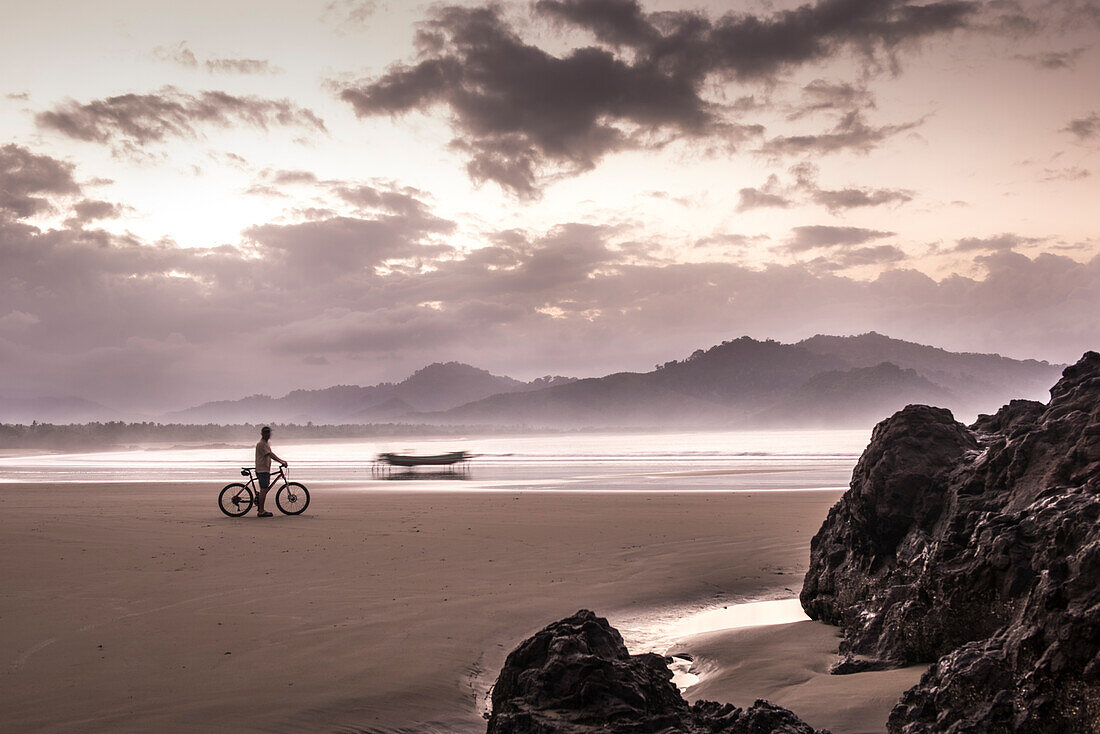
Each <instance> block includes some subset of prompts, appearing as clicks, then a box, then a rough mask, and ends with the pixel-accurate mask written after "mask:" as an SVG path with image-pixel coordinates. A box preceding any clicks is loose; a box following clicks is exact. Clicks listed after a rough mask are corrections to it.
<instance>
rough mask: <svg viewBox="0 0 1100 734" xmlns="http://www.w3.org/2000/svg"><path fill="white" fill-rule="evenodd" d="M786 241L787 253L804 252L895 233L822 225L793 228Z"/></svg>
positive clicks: (890, 235) (857, 242) (861, 241)
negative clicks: (790, 235)
mask: <svg viewBox="0 0 1100 734" xmlns="http://www.w3.org/2000/svg"><path fill="white" fill-rule="evenodd" d="M791 234H792V237H791V238H790V240H788V242H787V245H786V248H785V249H786V250H787V251H788V252H805V251H806V250H814V249H817V248H831V247H850V246H852V245H861V244H863V243H864V242H869V241H870V240H877V239H881V238H883V237H893V236H894V235H895V234H897V233H896V232H882V231H879V230H876V229H864V228H862V227H832V226H828V225H823V224H815V225H808V226H804V227H794V228H793V229H792V230H791Z"/></svg>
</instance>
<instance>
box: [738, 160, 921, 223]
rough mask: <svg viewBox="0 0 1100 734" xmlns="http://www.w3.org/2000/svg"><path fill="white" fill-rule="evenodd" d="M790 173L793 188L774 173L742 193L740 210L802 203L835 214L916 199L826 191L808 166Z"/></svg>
mask: <svg viewBox="0 0 1100 734" xmlns="http://www.w3.org/2000/svg"><path fill="white" fill-rule="evenodd" d="M788 172H789V173H790V174H792V175H793V176H794V182H793V183H791V184H790V185H787V186H784V185H782V184H781V182H780V180H779V177H778V176H777V175H776V174H774V173H773V174H772V175H770V176H769V177H768V180H767V181H766V182H765V183H764V185H763V186H761V187H759V188H744V189H741V190H740V192H739V202H738V206H737V210H738V211H748V210H750V209H755V208H760V207H767V206H773V207H783V208H786V207H788V206H790V205H792V204H794V203H797V202H800V201H801V202H808V203H814V204H820V205H821V206H824V207H825V208H827V209H828V210H829V211H830V212H832V213H834V214H835V213H837V212H839V211H842V210H847V209H857V208H861V207H871V206H885V205H888V204H904V203H905V202H907V201H911V200H912V199H913V192H911V191H906V190H904V189H872V188H856V187H848V188H843V189H823V188H821V187H820V186H819V185H818V183H817V176H818V169H817V166H815V165H814V164H812V163H809V162H802V163H798V164H796V165H794V166H791V168H790V169H788Z"/></svg>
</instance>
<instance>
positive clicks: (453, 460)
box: [377, 451, 470, 466]
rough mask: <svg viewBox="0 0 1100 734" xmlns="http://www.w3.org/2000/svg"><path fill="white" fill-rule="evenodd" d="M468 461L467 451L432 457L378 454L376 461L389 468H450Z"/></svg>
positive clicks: (468, 454)
mask: <svg viewBox="0 0 1100 734" xmlns="http://www.w3.org/2000/svg"><path fill="white" fill-rule="evenodd" d="M469 459H470V453H469V452H468V451H452V452H450V453H447V454H435V455H433V456H414V455H412V454H379V455H378V459H377V461H380V462H382V463H383V464H388V465H389V466H451V465H452V464H458V463H460V462H463V461H468V460H469Z"/></svg>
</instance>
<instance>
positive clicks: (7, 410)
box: [0, 397, 119, 423]
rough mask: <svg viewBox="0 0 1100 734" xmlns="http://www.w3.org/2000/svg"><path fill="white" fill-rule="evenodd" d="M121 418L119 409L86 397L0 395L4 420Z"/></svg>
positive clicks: (54, 420)
mask: <svg viewBox="0 0 1100 734" xmlns="http://www.w3.org/2000/svg"><path fill="white" fill-rule="evenodd" d="M118 419H119V413H118V411H116V410H111V409H110V408H108V407H106V406H104V405H100V404H99V403H93V402H92V401H91V400H85V399H83V398H73V397H64V398H56V397H45V398H2V397H0V423H33V422H34V421H38V422H39V423H87V422H89V421H103V420H118Z"/></svg>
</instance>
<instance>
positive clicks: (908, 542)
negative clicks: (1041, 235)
mask: <svg viewBox="0 0 1100 734" xmlns="http://www.w3.org/2000/svg"><path fill="white" fill-rule="evenodd" d="M802 605H803V607H804V608H805V609H806V612H807V613H808V614H809V615H810V617H812V618H814V619H820V620H824V621H826V622H829V623H832V624H835V625H839V626H841V627H843V629H844V640H843V642H842V644H841V653H842V654H843V655H844V656H845V660H844V661H843V662H842V663H841V664H840V665H839V666H837V669H836V672H850V671H855V670H864V669H869V668H876V667H886V666H896V665H905V664H912V663H931V664H932V666H931V668H930V669H929V670H928V672H927V673H926V674H925V675H924V676H923V678H922V679H921V681H920V683H919V684H918V685H916V686H915V687H913V688H912V689H910V690H909V691H908V692H906V693H905V694H904V696H903V697H902V699H901V701H900V702H899V703H898V705H897V706H896V707H895V708H894V710H893V712H892V714H891V716H890V721H889V729H890V731H891V732H906V733H907V734H916V733H917V732H946V731H952V732H953V731H983V732H984V731H1020V732H1090V731H1100V354H1097V353H1095V352H1089V353H1086V354H1085V356H1084V357H1082V359H1081V360H1080V361H1079V362H1078V363H1077V364H1076V365H1073V366H1071V367H1068V368H1066V370H1065V371H1064V372H1063V376H1062V379H1061V380H1059V381H1058V383H1057V384H1056V385H1055V386H1054V387H1053V388H1052V389H1051V400H1050V402H1049V403H1048V404H1047V405H1042V404H1041V403H1035V402H1031V401H1013V402H1012V403H1010V404H1009V405H1006V406H1005V407H1003V408H1002V409H1001V410H1000V411H998V412H997V413H996V414H995V415H991V416H982V417H981V418H979V419H978V421H977V422H976V423H975V424H974V425H973V426H971V427H969V428H968V427H966V426H964V425H962V424H960V423H958V422H956V421H955V420H954V419H953V418H952V416H951V414H950V413H949V412H948V411H946V410H942V409H938V408H929V407H926V406H909V407H907V408H905V409H904V410H901V411H899V412H898V413H896V414H895V415H894V416H893V417H891V418H889V419H887V420H885V421H883V422H882V423H880V424H879V425H878V426H877V427H876V428H875V430H874V433H873V435H872V438H871V442H870V444H869V445H868V447H867V449H866V450H865V451H864V453H863V456H862V457H861V458H860V461H859V464H858V465H857V466H856V469H855V472H854V473H853V476H852V483H851V488H850V489H849V490H848V492H847V493H846V494H845V495H844V497H843V498H842V499H841V500H840V502H839V503H838V504H837V505H836V506H835V507H833V509H832V510H831V511H830V512H829V516H828V518H827V520H826V521H825V524H824V525H823V526H822V528H821V530H820V531H819V532H818V533H817V535H816V536H815V537H814V539H813V542H812V544H811V551H810V568H809V571H808V572H807V574H806V579H805V583H804V586H803V589H802Z"/></svg>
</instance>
